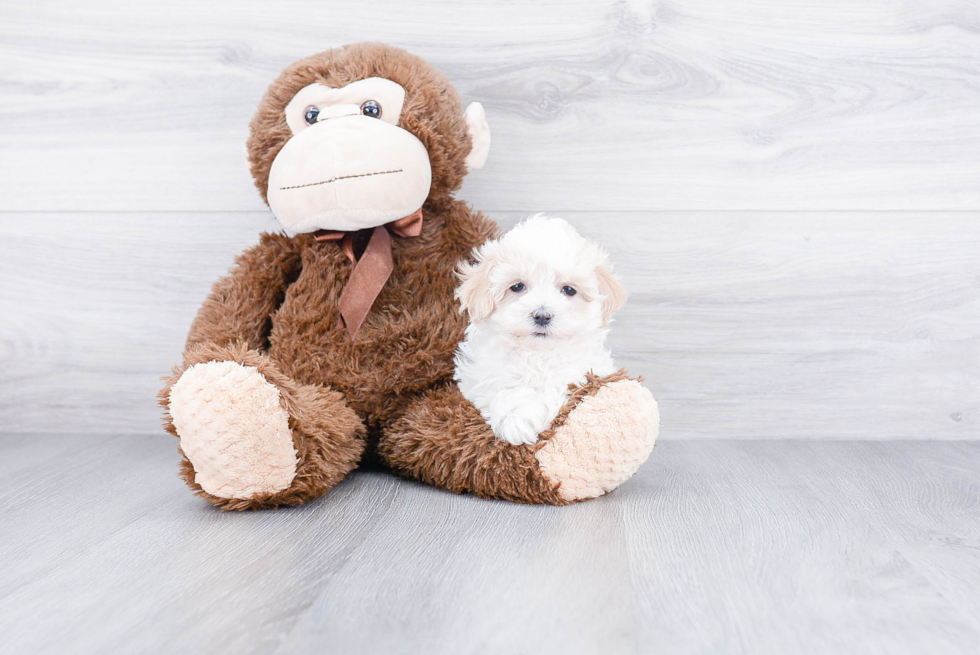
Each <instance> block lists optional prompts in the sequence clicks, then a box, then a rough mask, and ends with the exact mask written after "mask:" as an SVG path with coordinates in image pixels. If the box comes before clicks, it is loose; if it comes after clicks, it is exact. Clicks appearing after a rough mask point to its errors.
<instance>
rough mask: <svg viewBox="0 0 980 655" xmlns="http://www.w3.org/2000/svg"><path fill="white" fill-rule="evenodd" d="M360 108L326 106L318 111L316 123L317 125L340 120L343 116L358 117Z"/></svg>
mask: <svg viewBox="0 0 980 655" xmlns="http://www.w3.org/2000/svg"><path fill="white" fill-rule="evenodd" d="M360 114H361V107H360V106H359V105H327V106H326V107H323V108H322V109H320V113H319V114H317V117H316V121H317V122H318V123H319V122H321V121H325V120H328V119H331V118H342V117H344V116H360Z"/></svg>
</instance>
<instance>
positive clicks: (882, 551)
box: [0, 435, 980, 655]
mask: <svg viewBox="0 0 980 655" xmlns="http://www.w3.org/2000/svg"><path fill="white" fill-rule="evenodd" d="M75 436H76V437H79V438H81V439H82V440H84V441H85V442H86V444H87V447H86V448H85V450H84V453H83V454H82V455H80V456H72V457H55V458H53V459H52V460H51V461H50V462H49V463H48V464H47V466H46V467H45V471H44V472H43V473H41V474H40V477H39V478H37V479H36V480H35V481H38V482H41V483H42V484H31V479H30V478H29V477H26V476H16V477H4V478H0V499H3V501H2V502H0V518H2V525H3V526H4V533H3V534H4V538H3V539H2V540H0V549H2V550H3V553H2V554H3V562H4V566H3V567H0V631H2V633H3V634H4V645H5V647H6V648H7V649H9V650H11V652H30V653H38V654H42V653H69V652H70V653H72V654H73V655H74V654H77V655H84V654H87V653H105V652H133V651H139V652H142V653H151V654H152V653H158V652H159V653H163V652H175V651H176V652H179V651H188V652H195V653H215V654H218V653H239V654H248V653H268V652H277V653H282V654H288V653H309V652H318V651H322V650H324V649H328V650H330V651H337V652H392V651H398V652H411V653H418V652H426V653H454V654H455V653H483V652H536V653H543V654H548V653H563V654H567V653H599V652H601V653H611V654H618V653H690V652H720V651H724V652H726V653H754V654H758V655H768V654H777V653H789V652H792V653H801V654H807V653H829V652H835V653H836V652H868V653H889V654H894V655H907V654H920V653H921V654H923V655H926V654H928V655H933V654H934V653H943V654H947V653H949V654H959V653H962V654H964V655H967V654H972V653H975V652H976V649H977V646H978V645H980V623H978V621H977V620H976V616H977V614H976V612H975V611H974V609H975V608H977V607H978V606H980V592H978V591H977V590H978V589H980V568H977V567H973V566H972V563H973V562H974V561H975V553H976V552H977V551H978V550H980V512H978V507H980V505H978V496H977V485H976V480H977V478H978V475H980V468H978V467H980V444H978V443H937V442H892V443H874V442H828V441H812V442H799V441H796V442H793V441H730V440H729V441H726V440H700V441H671V442H666V443H661V444H659V445H658V446H657V448H656V449H655V450H654V453H653V456H652V457H651V459H650V461H649V462H648V463H647V464H646V465H645V466H644V467H643V468H642V469H641V471H640V472H639V473H638V474H637V476H636V477H634V478H633V479H632V480H630V481H628V482H627V483H626V484H624V485H623V486H622V487H621V488H620V489H619V490H617V491H616V492H615V493H613V494H611V495H609V496H606V497H604V498H601V499H597V500H594V501H590V502H587V503H582V504H579V505H575V506H571V507H565V508H555V507H533V506H532V507H527V506H518V505H514V504H510V503H504V502H488V501H482V500H479V499H476V498H472V497H468V496H455V495H452V494H449V493H446V492H441V491H437V490H435V489H431V488H428V487H425V486H422V485H418V484H416V483H413V482H408V481H403V480H398V479H396V478H394V477H392V476H390V475H387V474H384V473H364V472H361V473H357V474H355V475H353V476H351V477H349V478H348V479H347V480H345V481H344V482H343V483H342V484H341V485H340V486H339V487H338V488H336V489H335V490H333V492H331V493H329V494H328V495H326V496H325V497H324V498H322V499H321V500H319V501H317V502H314V503H311V504H308V505H306V506H303V507H300V508H294V509H290V510H282V511H277V512H257V513H241V514H238V513H234V514H223V513H220V512H218V511H216V510H214V509H213V508H211V507H210V506H208V505H207V504H206V503H205V502H204V501H203V500H200V499H197V498H194V497H193V496H191V495H190V494H189V492H187V491H186V490H184V489H178V488H177V487H179V486H180V483H179V481H178V480H177V479H176V476H174V475H173V468H172V465H173V463H174V462H175V461H176V453H175V452H174V451H173V449H172V445H173V441H172V440H171V439H169V438H156V437H145V436H142V437H141V436H135V435H129V436H126V437H119V438H117V439H113V440H110V441H106V440H104V439H102V438H99V437H91V436H88V437H86V436H81V435H75ZM37 438H38V443H39V444H41V445H44V444H45V443H46V441H47V440H48V439H50V438H52V437H47V436H41V437H37ZM55 438H57V437H55ZM8 444H9V442H8V441H6V440H4V441H0V460H3V459H6V458H7V457H9V455H10V454H11V453H10V451H9V449H8V447H7V445H8ZM161 476H164V477H161ZM58 480H61V481H63V484H60V485H59V484H54V483H53V482H54V481H58ZM25 483H26V485H27V486H25ZM25 490H26V491H29V492H30V493H24V492H25ZM124 496H128V497H129V499H131V500H132V504H133V509H135V506H136V505H142V507H143V511H141V512H132V511H130V513H129V514H128V516H127V515H126V513H125V511H124V510H123V507H122V505H123V504H124V503H121V502H120V501H125V500H127V498H125V497H124ZM15 498H16V499H18V500H17V502H16V503H15V504H11V503H10V502H7V501H9V500H11V499H15ZM28 519H29V520H28ZM11 521H13V522H11ZM926 547H928V550H926V549H925V548H926ZM11 554H13V555H14V556H11ZM946 566H948V567H950V569H949V575H947V577H946V578H945V579H939V580H938V581H937V579H936V576H935V574H936V569H937V567H946ZM953 574H955V575H956V576H958V577H959V578H960V579H959V580H958V583H957V586H956V587H955V588H954V587H952V586H951V583H950V580H951V578H952V577H953ZM11 580H16V581H17V584H10V582H11ZM950 590H954V591H956V592H957V593H956V594H954V595H951V594H950V593H949V592H950Z"/></svg>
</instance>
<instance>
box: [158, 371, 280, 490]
mask: <svg viewBox="0 0 980 655" xmlns="http://www.w3.org/2000/svg"><path fill="white" fill-rule="evenodd" d="M169 410H170V415H171V417H172V418H173V424H174V427H175V428H176V430H177V434H178V435H179V436H180V448H181V450H182V451H183V452H184V455H185V456H186V457H187V459H188V460H190V462H191V464H192V465H193V466H194V472H195V481H196V482H197V484H199V485H200V486H201V488H202V489H204V491H206V492H207V493H209V494H211V495H212V496H216V497H218V498H240V499H248V498H252V497H253V496H255V495H257V494H269V493H276V492H279V491H283V490H284V489H287V488H288V487H289V486H290V485H291V484H292V482H293V479H294V478H295V477H296V464H297V455H296V448H295V447H294V444H293V437H292V432H291V430H290V429H289V415H288V414H287V413H286V410H285V409H283V406H282V402H281V397H280V393H279V389H278V388H276V387H275V386H274V385H273V384H271V383H270V382H269V381H268V380H266V378H265V377H264V376H263V375H262V374H261V373H259V371H258V370H257V369H256V368H255V367H253V366H243V365H241V364H239V363H237V362H229V361H221V362H218V361H211V362H204V363H201V364H195V365H194V366H191V367H190V368H188V369H187V370H186V371H184V373H183V375H181V376H180V379H179V380H178V381H177V382H176V383H175V384H174V385H173V387H172V388H171V389H170V406H169Z"/></svg>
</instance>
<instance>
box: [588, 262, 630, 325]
mask: <svg viewBox="0 0 980 655" xmlns="http://www.w3.org/2000/svg"><path fill="white" fill-rule="evenodd" d="M595 274H596V277H597V278H598V279H599V293H600V294H602V296H603V298H602V324H603V325H609V321H610V320H612V315H613V314H615V313H616V312H617V311H618V310H619V308H620V307H622V306H623V303H625V302H626V289H624V288H623V285H622V284H620V282H619V277H618V276H617V275H615V274H614V273H613V272H612V269H611V268H609V266H608V265H606V264H600V265H599V267H598V268H596V269H595Z"/></svg>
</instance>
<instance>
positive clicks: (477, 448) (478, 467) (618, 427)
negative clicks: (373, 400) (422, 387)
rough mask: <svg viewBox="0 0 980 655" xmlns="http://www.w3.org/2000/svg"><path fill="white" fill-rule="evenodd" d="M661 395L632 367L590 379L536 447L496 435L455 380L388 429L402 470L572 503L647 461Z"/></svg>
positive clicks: (526, 499) (469, 487)
mask: <svg viewBox="0 0 980 655" xmlns="http://www.w3.org/2000/svg"><path fill="white" fill-rule="evenodd" d="M659 425H660V415H659V412H658V409H657V402H656V401H655V400H654V399H653V396H651V395H650V392H649V391H648V390H647V389H645V388H644V387H643V386H642V385H640V383H639V382H638V381H637V380H633V379H630V378H629V377H628V376H627V375H626V373H625V372H619V373H614V374H613V375H610V376H606V377H604V378H598V377H590V378H589V380H588V382H587V383H586V384H584V385H583V386H581V387H579V388H578V389H576V390H575V391H574V392H572V394H570V397H569V400H568V402H567V403H566V404H565V407H564V408H562V411H561V412H560V413H559V415H558V417H557V418H556V419H555V421H554V423H552V426H551V428H549V429H548V430H547V431H545V432H544V433H542V435H541V438H540V441H538V443H536V444H532V445H524V446H514V445H511V444H509V443H507V442H504V441H501V440H499V439H497V438H496V437H495V436H494V434H493V432H492V431H491V430H490V427H489V426H488V425H487V424H486V422H485V421H484V419H483V417H482V416H481V415H480V413H479V412H478V411H477V410H476V408H475V407H473V406H472V405H471V404H470V403H469V402H468V401H467V400H466V399H464V398H463V396H462V394H461V393H460V392H459V389H458V388H457V387H456V386H455V385H452V384H451V385H448V386H446V387H442V388H440V389H436V390H433V391H430V392H428V393H427V394H425V395H424V396H422V397H421V398H419V400H418V401H416V403H415V404H414V405H413V406H412V407H411V408H410V409H409V410H408V412H407V413H406V414H405V415H404V416H403V417H401V418H400V419H398V420H397V421H396V422H395V423H394V424H393V425H392V426H391V427H389V428H388V430H386V431H385V434H384V435H383V436H382V439H381V443H380V444H379V452H380V453H381V456H382V457H384V458H385V460H386V461H387V462H388V464H389V465H390V466H391V467H392V468H393V469H394V470H395V471H397V472H399V473H401V474H403V475H405V476H408V477H412V478H415V479H418V480H421V481H422V482H426V483H428V484H431V485H434V486H436V487H440V488H443V489H448V490H450V491H454V492H456V493H464V492H469V493H473V494H476V495H477V496H481V497H483V498H500V499H506V500H512V501H515V502H519V503H544V504H552V505H563V504H567V503H573V502H576V501H580V500H586V499H588V498H594V497H596V496H601V495H602V494H604V493H607V492H609V491H612V490H613V489H615V488H616V487H618V486H619V485H620V484H622V483H623V482H624V481H625V480H627V479H628V478H629V477H630V476H632V475H633V473H635V472H636V470H637V469H638V468H639V467H640V465H642V464H643V462H645V461H646V459H647V457H648V456H649V455H650V452H651V450H652V449H653V444H654V441H655V440H656V438H657V433H658V431H659Z"/></svg>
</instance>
